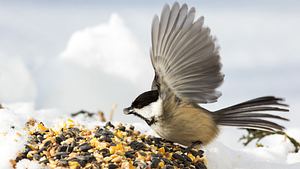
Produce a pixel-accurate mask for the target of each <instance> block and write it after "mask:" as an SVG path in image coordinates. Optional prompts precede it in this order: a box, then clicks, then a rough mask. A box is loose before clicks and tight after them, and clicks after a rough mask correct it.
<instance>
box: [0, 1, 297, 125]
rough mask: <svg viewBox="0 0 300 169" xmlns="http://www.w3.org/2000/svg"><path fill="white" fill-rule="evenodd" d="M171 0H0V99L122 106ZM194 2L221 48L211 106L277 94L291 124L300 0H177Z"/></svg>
mask: <svg viewBox="0 0 300 169" xmlns="http://www.w3.org/2000/svg"><path fill="white" fill-rule="evenodd" d="M173 2H174V1H171V0H164V1H161V0H153V1H146V0H129V1H116V0H111V1H100V0H93V1H92V0H84V1H83V0H73V1H58V0H57V1H56V0H43V1H38V0H28V1H26V2H25V1H21V0H20V1H16V0H12V1H2V0H0V102H2V103H16V102H31V103H34V105H35V107H36V109H47V108H55V109H59V110H61V111H62V112H75V111H78V110H81V109H85V110H88V111H97V110H102V111H104V112H109V111H110V110H111V108H112V107H113V105H115V104H116V105H117V110H116V113H115V116H114V120H117V121H124V122H133V121H134V122H136V121H141V120H140V119H138V118H136V117H133V116H125V115H123V114H122V109H123V107H126V106H129V105H130V104H131V101H133V99H134V98H135V97H136V96H137V95H139V94H140V93H141V92H143V91H146V90H149V89H150V85H151V81H152V78H153V70H152V66H151V63H150V58H149V48H150V26H151V22H152V17H153V16H154V14H160V12H161V9H162V7H163V5H164V4H165V3H169V4H172V3H173ZM179 2H180V3H181V4H182V3H187V4H188V5H189V6H194V7H196V12H197V16H201V15H203V16H204V17H205V24H206V25H207V26H209V27H210V28H211V30H212V34H213V35H215V36H216V37H217V39H218V44H219V45H220V47H221V51H220V53H221V56H222V63H223V72H224V74H225V81H224V84H223V85H222V87H220V89H219V90H220V91H222V93H223V96H222V97H221V98H220V99H219V102H218V103H214V104H209V105H203V106H204V107H206V108H208V109H210V110H217V109H219V108H222V107H225V106H229V105H232V104H236V103H239V102H242V101H246V100H248V99H252V98H255V97H259V96H265V95H275V96H280V97H284V98H285V99H286V101H287V103H288V104H290V108H291V111H290V113H287V114H286V116H287V117H289V118H290V119H291V122H289V123H284V125H285V126H288V127H291V128H293V127H298V128H299V127H300V114H299V111H300V105H299V102H300V95H299V93H300V78H299V73H300V47H299V44H300V43H299V42H300V1H296V0H294V1H293V0H285V1H282V0H259V1H258V0H253V1H232V0H223V1H215V2H212V1H209V0H197V1H196V0H185V1H181V0H180V1H179Z"/></svg>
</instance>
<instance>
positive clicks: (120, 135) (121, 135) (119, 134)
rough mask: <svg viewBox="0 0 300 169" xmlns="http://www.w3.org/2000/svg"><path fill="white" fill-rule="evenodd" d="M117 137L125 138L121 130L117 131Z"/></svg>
mask: <svg viewBox="0 0 300 169" xmlns="http://www.w3.org/2000/svg"><path fill="white" fill-rule="evenodd" d="M116 136H117V137H119V138H123V133H122V131H121V130H117V132H116Z"/></svg>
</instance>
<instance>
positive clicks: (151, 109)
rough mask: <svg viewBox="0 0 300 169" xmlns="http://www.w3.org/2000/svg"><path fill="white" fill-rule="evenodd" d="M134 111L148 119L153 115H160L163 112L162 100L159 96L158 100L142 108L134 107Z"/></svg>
mask: <svg viewBox="0 0 300 169" xmlns="http://www.w3.org/2000/svg"><path fill="white" fill-rule="evenodd" d="M134 111H135V112H136V113H138V114H140V115H142V116H143V117H145V118H147V119H149V118H151V117H153V116H155V117H157V116H160V115H161V114H162V100H161V99H160V98H159V99H158V100H157V101H156V102H153V103H151V104H149V105H148V106H145V107H143V108H141V109H134Z"/></svg>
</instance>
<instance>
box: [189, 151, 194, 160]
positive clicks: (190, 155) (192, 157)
mask: <svg viewBox="0 0 300 169" xmlns="http://www.w3.org/2000/svg"><path fill="white" fill-rule="evenodd" d="M188 157H190V159H191V160H192V161H194V160H195V156H193V154H191V153H189V154H188Z"/></svg>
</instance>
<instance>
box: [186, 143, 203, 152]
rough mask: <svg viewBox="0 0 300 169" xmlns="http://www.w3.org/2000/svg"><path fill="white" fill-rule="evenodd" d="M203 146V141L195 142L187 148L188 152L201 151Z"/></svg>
mask: <svg viewBox="0 0 300 169" xmlns="http://www.w3.org/2000/svg"><path fill="white" fill-rule="evenodd" d="M201 145H202V142H201V141H194V142H192V144H191V145H190V146H188V147H187V148H186V152H189V151H191V150H192V149H193V148H196V149H199V148H200V146H201Z"/></svg>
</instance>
